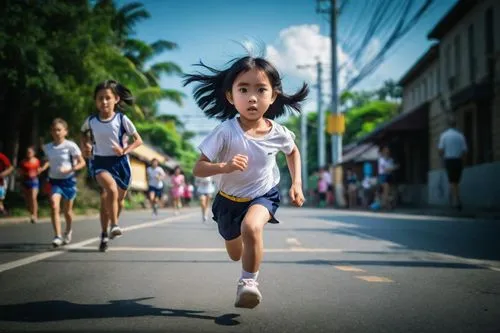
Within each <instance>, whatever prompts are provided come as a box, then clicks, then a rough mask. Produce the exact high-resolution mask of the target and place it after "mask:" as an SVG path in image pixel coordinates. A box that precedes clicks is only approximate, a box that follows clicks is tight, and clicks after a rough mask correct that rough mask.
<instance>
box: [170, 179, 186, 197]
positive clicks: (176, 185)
mask: <svg viewBox="0 0 500 333" xmlns="http://www.w3.org/2000/svg"><path fill="white" fill-rule="evenodd" d="M171 181H172V196H173V197H174V198H176V199H178V198H182V196H183V194H184V186H183V185H184V175H176V176H175V175H174V176H172V178H171Z"/></svg>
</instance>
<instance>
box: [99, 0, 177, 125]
mask: <svg viewBox="0 0 500 333" xmlns="http://www.w3.org/2000/svg"><path fill="white" fill-rule="evenodd" d="M94 10H95V11H96V12H97V13H98V14H103V15H105V16H106V17H110V18H111V19H110V25H111V28H112V30H113V31H114V35H115V38H114V41H113V44H114V45H116V47H117V49H118V50H119V52H120V54H121V55H123V57H121V58H120V59H116V62H117V66H116V68H117V71H116V72H115V73H116V74H115V75H116V76H117V77H118V78H119V79H120V80H121V81H122V82H124V83H126V85H128V86H129V87H130V88H131V89H133V91H134V95H135V96H136V106H135V107H134V110H133V111H134V112H133V114H134V115H135V116H136V117H140V118H144V117H146V118H154V117H155V116H156V115H157V112H158V110H157V102H158V101H159V100H169V101H172V102H174V103H176V104H178V105H181V103H182V98H183V97H184V95H183V94H182V92H180V91H178V90H174V89H163V88H161V87H160V78H161V75H162V74H164V75H178V74H181V73H182V70H181V68H180V67H179V66H178V65H177V64H175V63H173V62H170V61H164V62H158V63H153V64H151V65H149V66H146V63H150V62H151V61H152V59H153V58H154V57H155V56H157V55H159V54H161V53H163V52H164V51H167V50H173V49H176V48H177V47H178V46H177V44H176V43H174V42H170V41H166V40H158V41H156V42H154V43H150V44H148V43H146V42H144V41H142V40H139V39H135V38H131V36H132V35H133V34H135V30H134V28H135V25H136V24H137V23H138V22H140V21H142V20H144V19H147V18H149V17H150V14H149V12H148V11H147V10H146V9H145V8H144V5H143V4H141V3H139V2H133V3H129V4H126V5H123V6H122V7H120V8H117V7H116V5H115V3H114V2H113V1H112V0H98V1H97V2H96V4H95V6H94Z"/></svg>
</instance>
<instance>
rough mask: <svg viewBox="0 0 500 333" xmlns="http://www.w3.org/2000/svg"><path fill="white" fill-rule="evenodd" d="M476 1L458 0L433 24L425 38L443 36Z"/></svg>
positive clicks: (439, 37) (477, 0)
mask: <svg viewBox="0 0 500 333" xmlns="http://www.w3.org/2000/svg"><path fill="white" fill-rule="evenodd" d="M478 3H479V0H458V1H457V3H456V4H455V5H454V6H453V7H452V8H451V9H450V10H449V11H448V13H446V15H445V16H443V17H442V18H441V20H440V21H439V22H438V23H437V24H436V25H435V26H434V28H433V29H432V30H431V32H429V34H428V35H427V38H428V39H441V38H443V37H444V35H446V33H447V32H449V31H450V30H451V29H452V28H453V27H454V26H455V25H456V24H457V23H458V22H459V21H460V20H461V19H462V18H463V17H464V16H465V15H467V13H468V12H469V11H470V10H471V9H472V8H473V7H474V6H476V5H477V4H478Z"/></svg>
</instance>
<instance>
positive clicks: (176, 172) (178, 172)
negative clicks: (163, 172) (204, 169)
mask: <svg viewBox="0 0 500 333" xmlns="http://www.w3.org/2000/svg"><path fill="white" fill-rule="evenodd" d="M174 173H175V175H176V176H177V175H180V174H181V169H179V168H177V169H175V171H174Z"/></svg>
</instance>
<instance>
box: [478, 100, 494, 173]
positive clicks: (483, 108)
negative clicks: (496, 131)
mask: <svg viewBox="0 0 500 333" xmlns="http://www.w3.org/2000/svg"><path fill="white" fill-rule="evenodd" d="M476 117H477V118H476V120H477V128H476V133H477V163H488V162H491V161H492V160H493V112H492V103H491V101H488V102H484V103H480V104H479V105H478V107H477V111H476Z"/></svg>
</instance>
